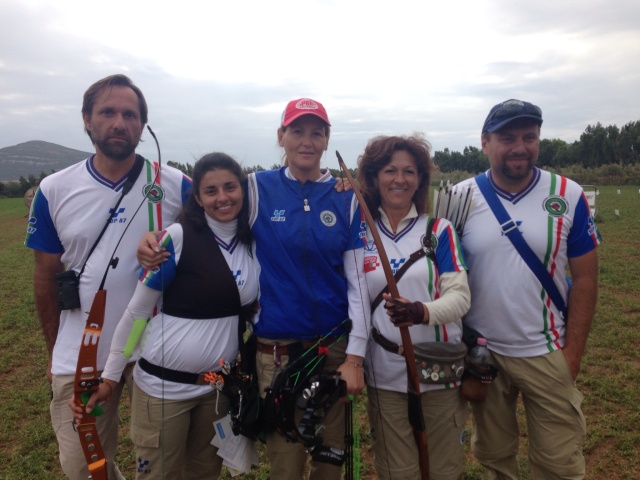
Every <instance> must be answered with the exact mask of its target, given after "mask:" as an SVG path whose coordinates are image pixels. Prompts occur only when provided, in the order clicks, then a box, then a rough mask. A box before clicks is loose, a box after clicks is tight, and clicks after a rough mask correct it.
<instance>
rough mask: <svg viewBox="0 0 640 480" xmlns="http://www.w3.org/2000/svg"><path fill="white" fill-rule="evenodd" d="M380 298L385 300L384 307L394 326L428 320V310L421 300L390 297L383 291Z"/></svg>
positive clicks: (409, 325)
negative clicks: (413, 300) (411, 300)
mask: <svg viewBox="0 0 640 480" xmlns="http://www.w3.org/2000/svg"><path fill="white" fill-rule="evenodd" d="M382 298H384V299H385V300H386V302H385V304H384V308H385V309H386V310H387V315H389V317H390V320H391V323H393V324H394V325H395V326H396V327H411V326H413V325H421V324H422V323H425V317H426V321H427V322H428V319H429V317H428V316H427V315H428V312H429V311H428V310H427V309H426V308H425V306H424V303H422V302H410V301H409V300H407V299H406V298H403V297H400V298H392V297H391V295H390V294H388V293H385V294H383V295H382Z"/></svg>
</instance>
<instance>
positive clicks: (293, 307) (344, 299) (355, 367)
mask: <svg viewBox="0 0 640 480" xmlns="http://www.w3.org/2000/svg"><path fill="white" fill-rule="evenodd" d="M330 127H331V124H330V122H329V118H328V116H327V112H326V110H325V108H324V107H323V106H322V104H321V103H319V102H317V101H315V100H311V99H308V98H301V99H298V100H292V101H291V102H289V103H288V105H287V107H286V109H285V111H284V113H283V115H282V120H281V124H280V127H279V128H278V131H277V135H278V144H279V145H280V146H281V147H282V148H283V149H284V157H283V160H284V162H283V163H284V166H283V167H282V168H280V169H279V170H271V171H264V172H258V173H255V174H252V175H250V176H249V189H248V190H249V204H250V218H249V222H250V224H251V230H252V233H253V235H254V238H255V239H256V256H257V259H258V262H259V264H260V269H261V271H260V308H261V310H260V312H259V314H258V319H257V323H256V325H255V328H254V332H255V333H256V335H257V337H258V353H257V358H256V363H257V371H258V379H259V384H260V390H261V392H263V394H264V393H265V389H270V390H269V391H268V392H269V393H267V394H266V397H267V398H266V408H267V409H273V407H274V405H273V403H274V402H276V403H278V402H280V403H282V402H283V401H286V398H284V397H283V389H282V388H281V385H282V382H283V381H284V380H286V379H287V378H288V376H290V375H292V374H296V375H297V368H294V369H293V371H289V370H288V369H287V366H288V365H292V366H293V365H294V363H293V362H294V361H295V359H296V358H300V357H302V361H301V362H298V363H301V364H303V365H306V364H308V363H309V362H311V361H313V360H312V359H313V358H314V357H315V356H316V354H317V353H316V352H317V351H321V352H322V353H323V355H324V354H326V360H325V361H326V364H325V365H324V371H336V370H337V371H339V372H340V373H341V376H340V378H341V379H342V380H345V381H346V384H347V391H348V393H351V394H358V393H360V390H361V389H362V388H363V386H364V375H363V357H364V352H365V348H366V341H367V338H366V328H365V326H364V321H365V319H364V310H365V309H364V308H363V305H365V302H364V301H363V300H362V295H361V290H360V284H359V282H358V279H359V278H361V279H362V278H364V277H363V275H360V276H359V274H362V273H363V271H362V270H363V267H362V265H363V257H364V256H363V252H364V250H363V245H362V241H361V233H362V231H361V227H360V213H359V209H358V208H357V206H356V203H355V201H354V200H353V195H352V193H353V192H347V193H339V192H337V191H336V190H335V184H336V179H334V178H333V177H332V176H331V174H330V173H329V171H328V170H323V169H321V167H320V162H321V160H322V155H323V154H324V152H325V151H326V150H327V148H328V144H329V135H330ZM362 292H363V293H364V294H365V295H366V292H365V290H364V287H363V289H362ZM347 319H351V320H352V323H353V328H350V326H349V323H350V322H348V321H347ZM347 340H348V341H347ZM318 341H320V344H319V345H316V343H317V342H318ZM318 347H320V348H318ZM324 347H327V349H326V350H322V348H324ZM320 382H322V380H320ZM321 384H322V383H321ZM287 388H288V387H285V390H286V389H287ZM318 388H320V387H318ZM284 395H286V391H285V393H284ZM294 395H296V397H299V395H297V394H294ZM276 406H277V405H276ZM307 406H308V404H307ZM276 410H277V409H276ZM296 410H297V411H296V412H286V411H285V412H280V413H282V414H284V416H285V417H287V415H289V414H291V415H293V414H296V415H297V416H296V418H295V421H294V424H289V425H290V426H292V425H295V427H294V428H293V430H295V429H296V428H297V429H301V427H302V428H304V426H305V424H304V420H303V421H302V423H301V421H300V420H299V418H300V417H301V416H302V415H303V413H304V412H303V410H300V409H296ZM277 413H278V411H276V414H277ZM322 425H323V426H324V430H323V431H322V439H321V442H318V446H317V447H313V448H311V449H310V450H311V455H312V467H311V476H310V478H312V479H323V480H326V479H339V478H340V477H341V468H340V466H338V465H334V464H332V463H340V462H341V461H342V460H343V459H344V455H342V458H341V455H340V454H339V452H340V451H341V450H344V435H345V433H344V404H343V403H342V402H335V403H334V404H333V406H332V407H331V408H330V409H329V411H328V413H327V415H326V417H325V418H324V420H323V421H322ZM275 427H276V428H277V430H278V431H276V432H272V433H270V434H269V435H268V437H267V453H268V456H269V460H270V463H271V478H278V479H292V480H293V479H296V480H297V479H300V478H302V477H303V474H304V465H305V463H306V458H307V454H306V451H305V450H307V449H309V446H308V445H307V446H305V445H304V442H301V441H299V440H300V439H297V438H296V436H297V435H296V434H295V431H293V432H291V431H289V428H287V426H286V424H283V422H279V423H278V422H276V425H275ZM292 433H293V435H292ZM291 440H294V442H291ZM303 440H304V438H303ZM316 440H319V439H318V437H316ZM336 452H338V454H337V455H336Z"/></svg>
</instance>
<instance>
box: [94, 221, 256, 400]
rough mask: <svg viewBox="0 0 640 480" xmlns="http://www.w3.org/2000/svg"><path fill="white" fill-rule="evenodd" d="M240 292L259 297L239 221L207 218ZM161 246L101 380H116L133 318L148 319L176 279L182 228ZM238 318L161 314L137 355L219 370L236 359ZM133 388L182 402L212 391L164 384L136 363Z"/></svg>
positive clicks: (173, 365)
mask: <svg viewBox="0 0 640 480" xmlns="http://www.w3.org/2000/svg"><path fill="white" fill-rule="evenodd" d="M207 221H208V223H209V226H210V227H211V229H212V230H213V232H214V235H215V237H216V240H217V242H218V243H217V245H218V246H219V247H220V251H221V252H222V255H223V257H224V258H225V260H226V262H227V264H228V265H229V269H230V270H231V271H232V272H234V278H235V281H236V284H237V286H238V293H239V294H240V303H241V304H242V305H247V304H250V303H252V302H253V301H254V300H255V299H256V297H257V295H258V274H257V270H256V262H255V259H254V258H253V256H252V255H251V254H250V249H249V247H248V246H247V245H244V244H242V243H240V242H238V240H237V237H236V225H237V223H236V222H235V221H234V222H228V223H220V222H216V221H215V220H213V219H212V218H210V217H207ZM159 243H160V245H161V246H162V247H164V248H166V250H167V251H168V252H169V253H170V254H171V256H170V257H169V258H168V259H167V261H166V262H164V263H163V264H162V265H161V266H160V268H159V269H158V270H154V271H151V270H143V272H142V275H141V279H140V283H138V286H137V287H136V292H135V294H134V297H133V299H132V300H131V303H130V304H129V307H128V309H127V312H126V313H125V315H124V316H123V318H122V320H121V321H120V324H119V325H118V329H117V330H116V334H115V336H114V339H113V345H112V347H111V354H110V355H109V360H108V362H107V366H106V368H105V371H104V373H103V376H104V377H106V378H109V379H112V380H115V379H117V378H120V375H121V374H122V370H123V369H124V367H125V365H126V363H127V360H126V359H125V358H124V357H123V355H122V351H123V349H124V346H125V343H126V341H127V338H128V336H129V332H130V331H131V326H132V324H133V320H134V319H135V318H147V317H149V316H150V314H151V310H152V308H153V306H154V305H155V303H156V302H157V300H158V299H159V298H160V296H161V295H162V291H163V290H166V288H167V287H168V286H169V285H170V284H171V282H172V280H173V279H174V278H175V271H176V266H177V265H178V263H179V262H180V257H181V253H182V247H183V229H182V226H181V225H180V224H174V225H171V226H170V227H169V228H167V230H166V231H164V232H163V233H162V235H161V237H160V238H159ZM212 247H216V245H215V244H214V245H212ZM238 318H239V317H238V315H233V316H230V317H223V318H213V319H197V320H194V319H189V318H180V317H175V316H172V315H168V314H166V313H159V314H158V315H156V316H155V317H154V318H152V319H151V321H150V322H149V324H148V325H147V327H146V330H145V333H144V336H143V339H142V341H141V344H140V345H141V356H142V357H144V359H145V360H147V361H148V362H150V363H152V364H154V365H157V366H163V367H165V368H168V369H171V370H178V371H182V372H189V373H202V372H210V371H216V372H217V371H219V370H220V360H224V361H226V362H233V361H234V360H235V359H236V357H237V355H238ZM133 375H134V378H135V379H136V384H137V385H138V387H140V388H141V389H142V390H143V391H144V392H145V393H147V394H148V395H151V396H153V397H156V398H165V399H167V400H184V399H188V398H194V397H197V396H200V395H204V394H206V393H208V392H210V391H211V386H209V385H190V384H184V383H176V382H171V381H163V380H162V379H160V378H158V377H156V376H154V375H151V374H149V373H147V372H145V371H144V370H143V369H142V368H140V365H139V364H136V367H135V370H134V372H133Z"/></svg>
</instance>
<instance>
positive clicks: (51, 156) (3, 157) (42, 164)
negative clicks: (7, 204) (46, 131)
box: [0, 140, 91, 182]
mask: <svg viewBox="0 0 640 480" xmlns="http://www.w3.org/2000/svg"><path fill="white" fill-rule="evenodd" d="M90 155H91V153H90V152H82V151H80V150H74V149H72V148H67V147H63V146H61V145H57V144H55V143H49V142H43V141H40V140H31V141H29V142H25V143H19V144H18V145H14V146H12V147H5V148H0V182H7V181H17V180H18V179H19V178H20V177H21V176H23V177H24V178H28V177H29V175H33V176H34V177H39V176H40V172H44V173H46V174H47V175H48V174H50V173H51V170H55V171H56V172H59V171H60V170H62V169H63V168H66V167H68V166H69V165H73V164H74V163H78V162H79V161H80V160H83V159H85V158H87V157H88V156H90Z"/></svg>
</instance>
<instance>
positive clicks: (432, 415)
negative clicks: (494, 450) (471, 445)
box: [367, 386, 468, 480]
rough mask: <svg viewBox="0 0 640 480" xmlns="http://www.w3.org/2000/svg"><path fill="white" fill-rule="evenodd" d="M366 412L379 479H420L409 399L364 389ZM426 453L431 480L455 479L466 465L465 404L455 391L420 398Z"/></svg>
mask: <svg viewBox="0 0 640 480" xmlns="http://www.w3.org/2000/svg"><path fill="white" fill-rule="evenodd" d="M367 399H368V403H367V411H368V414H369V421H370V422H371V437H372V441H373V452H374V454H375V466H376V473H377V474H378V479H379V480H415V479H417V478H420V464H419V461H418V447H417V445H416V442H415V440H414V437H413V430H412V428H411V425H410V424H409V416H408V405H407V394H406V393H403V392H393V391H389V390H382V389H379V388H373V387H371V386H368V387H367ZM420 399H421V403H422V414H423V417H424V422H425V427H426V432H427V445H428V450H429V475H430V477H429V478H430V479H431V480H458V478H459V477H460V475H461V474H462V471H463V463H464V427H465V422H466V420H467V416H468V410H467V402H466V401H464V400H462V399H461V398H460V393H459V391H458V389H457V388H456V389H443V390H433V391H430V392H425V393H423V394H422V395H421V397H420Z"/></svg>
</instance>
